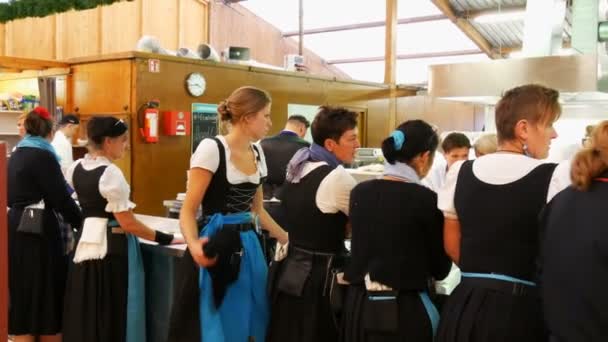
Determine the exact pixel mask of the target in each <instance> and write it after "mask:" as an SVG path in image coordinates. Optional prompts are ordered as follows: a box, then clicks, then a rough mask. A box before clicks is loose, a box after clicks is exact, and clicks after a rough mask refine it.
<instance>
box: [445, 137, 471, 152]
mask: <svg viewBox="0 0 608 342" xmlns="http://www.w3.org/2000/svg"><path fill="white" fill-rule="evenodd" d="M462 147H466V148H471V141H470V140H469V138H467V136H466V135H464V134H462V133H459V132H452V133H450V134H448V135H447V136H446V137H445V138H443V141H442V142H441V149H442V150H443V153H449V152H450V151H451V150H453V149H455V148H462Z"/></svg>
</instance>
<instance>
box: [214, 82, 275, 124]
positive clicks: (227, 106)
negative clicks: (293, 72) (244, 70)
mask: <svg viewBox="0 0 608 342" xmlns="http://www.w3.org/2000/svg"><path fill="white" fill-rule="evenodd" d="M270 102H272V99H271V98H270V95H269V94H268V92H266V91H265V90H262V89H259V88H256V87H250V86H246V87H240V88H238V89H237V90H235V91H233V92H232V94H230V96H228V98H227V99H226V100H224V101H222V102H220V104H219V105H218V106H217V113H218V114H219V115H220V120H221V121H230V122H231V123H233V124H234V123H236V122H238V121H240V120H241V119H242V118H244V117H246V116H248V115H252V114H255V113H257V112H259V111H261V110H262V109H264V107H266V106H267V105H268V104H269V103H270Z"/></svg>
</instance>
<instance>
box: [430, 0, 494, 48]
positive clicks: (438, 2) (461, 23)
mask: <svg viewBox="0 0 608 342" xmlns="http://www.w3.org/2000/svg"><path fill="white" fill-rule="evenodd" d="M431 2H433V4H434V5H435V6H436V7H437V8H438V9H439V10H440V11H441V12H442V13H443V14H445V15H446V16H447V17H448V18H449V19H450V20H451V21H452V22H453V23H454V25H456V26H457V27H458V28H459V29H460V30H461V31H462V32H463V33H464V34H465V35H466V36H467V37H469V39H471V40H472V41H473V43H475V45H477V47H479V49H480V50H481V51H483V52H484V53H485V54H486V55H488V57H490V58H492V59H495V58H502V55H500V54H499V53H497V52H496V51H494V49H493V47H492V45H491V44H490V43H489V42H488V41H487V39H485V38H484V36H483V35H482V34H481V33H479V31H477V29H475V27H474V26H473V25H471V23H470V22H469V21H468V20H467V19H466V18H462V17H459V16H458V15H456V13H454V10H453V9H452V6H450V2H449V1H448V0H431Z"/></svg>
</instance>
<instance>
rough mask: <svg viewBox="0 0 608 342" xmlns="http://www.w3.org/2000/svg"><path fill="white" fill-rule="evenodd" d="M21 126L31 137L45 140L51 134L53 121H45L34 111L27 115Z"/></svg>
mask: <svg viewBox="0 0 608 342" xmlns="http://www.w3.org/2000/svg"><path fill="white" fill-rule="evenodd" d="M23 125H24V127H25V131H26V132H27V134H29V135H32V136H38V137H42V138H46V137H47V136H48V135H49V134H51V132H53V120H47V119H45V118H43V117H41V116H40V115H39V114H37V113H36V112H34V111H31V112H29V113H27V115H26V116H25V121H24V122H23Z"/></svg>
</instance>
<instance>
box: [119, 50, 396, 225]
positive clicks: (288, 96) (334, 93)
mask: <svg viewBox="0 0 608 342" xmlns="http://www.w3.org/2000/svg"><path fill="white" fill-rule="evenodd" d="M135 64H136V65H135V69H136V70H137V73H136V80H135V83H136V86H135V94H136V96H135V103H134V104H133V105H132V107H133V108H136V107H138V106H140V105H141V104H143V103H145V102H146V101H148V100H150V99H153V98H157V99H159V100H160V103H161V111H162V110H181V111H190V110H191V105H192V103H193V102H200V103H212V104H215V103H218V102H220V101H221V100H223V99H225V98H226V97H227V96H228V95H229V94H230V93H231V92H232V91H233V90H234V89H236V88H238V87H240V86H243V85H254V86H257V87H261V88H263V89H266V90H267V91H269V92H270V94H271V96H272V99H273V102H272V121H273V126H272V132H271V134H274V133H276V132H278V131H280V130H281V129H282V128H283V125H284V124H285V121H286V118H287V106H288V104H289V103H297V104H308V105H322V104H332V105H344V106H349V107H351V108H362V109H364V110H366V111H367V123H364V124H370V125H372V126H373V127H374V129H372V130H370V131H371V132H372V133H371V135H368V142H369V143H370V144H373V145H378V144H379V143H380V141H381V139H383V138H384V136H385V135H386V133H387V132H388V127H385V126H386V121H387V118H388V110H387V109H388V101H387V100H386V99H384V100H382V99H377V100H369V98H373V97H379V96H381V95H380V94H387V93H388V91H386V87H384V86H382V85H376V86H374V85H371V84H370V85H367V84H359V83H350V82H335V81H330V80H325V79H317V78H305V77H300V76H294V75H293V74H287V73H274V72H257V71H249V70H248V68H243V67H240V68H236V67H228V66H223V65H221V64H211V63H184V62H177V61H166V60H161V65H160V70H161V72H160V73H149V72H148V71H147V67H148V64H147V60H146V59H142V58H138V59H136V62H135ZM195 71H196V72H200V73H202V74H203V75H204V77H205V78H206V81H207V90H206V92H205V93H204V94H203V95H202V96H201V97H199V98H193V97H191V96H189V95H188V94H187V93H186V90H185V87H184V81H185V78H186V76H187V75H188V74H189V73H191V72H195ZM382 96H385V95H382ZM131 124H132V125H133V126H135V125H136V122H135V118H134V117H133V118H132V119H131ZM131 152H132V153H131V156H132V158H133V160H132V171H131V175H132V176H131V180H132V181H131V185H132V189H133V200H134V202H135V203H137V205H138V209H137V211H138V212H141V213H148V214H156V215H162V214H164V208H163V207H162V201H163V200H167V199H174V198H175V196H176V194H177V193H179V192H184V191H185V185H186V170H188V168H189V160H190V155H191V139H190V137H169V136H162V135H161V137H160V140H159V143H157V144H146V143H143V142H142V141H141V139H139V137H137V136H135V135H133V137H132V151H131Z"/></svg>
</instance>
